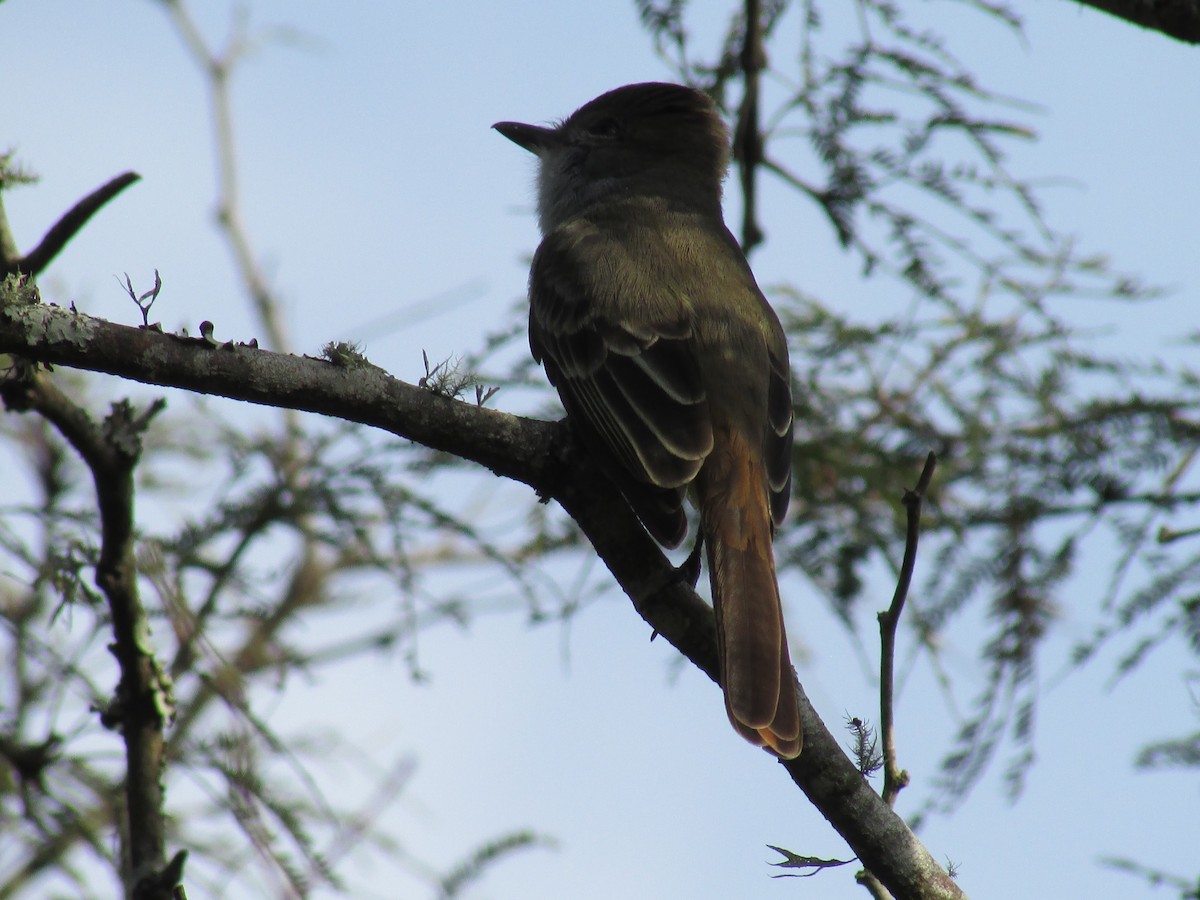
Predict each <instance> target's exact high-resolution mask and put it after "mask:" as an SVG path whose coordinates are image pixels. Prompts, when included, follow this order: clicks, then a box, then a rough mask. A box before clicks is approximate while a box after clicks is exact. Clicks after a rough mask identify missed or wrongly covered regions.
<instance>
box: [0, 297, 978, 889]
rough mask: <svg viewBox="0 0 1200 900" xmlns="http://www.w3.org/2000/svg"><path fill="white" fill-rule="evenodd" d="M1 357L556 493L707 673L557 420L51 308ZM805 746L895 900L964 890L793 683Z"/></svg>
mask: <svg viewBox="0 0 1200 900" xmlns="http://www.w3.org/2000/svg"><path fill="white" fill-rule="evenodd" d="M0 352H12V353H18V354H22V355H24V356H27V357H31V358H34V359H37V360H39V361H42V362H50V363H55V364H60V365H73V366H79V367H82V368H88V369H92V370H94V371H102V372H108V373H110V374H114V375H120V376H122V377H125V378H132V379H134V380H138V381H144V382H147V383H152V384H160V385H164V386H172V387H180V388H185V389H188V390H193V391H199V392H202V393H208V394H217V395H220V396H225V397H232V398H235V399H241V400H248V401H251V402H255V403H263V404H269V405H276V406H286V407H289V408H292V409H298V410H307V411H310V412H317V413H322V414H325V415H332V416H336V417H339V418H342V419H346V420H348V421H354V422H359V423H362V424H365V425H371V426H374V427H378V428H382V429H385V430H387V431H390V432H392V433H393V434H397V435H400V436H401V437H406V438H409V439H411V440H414V441H418V442H419V443H422V444H424V445H426V446H429V447H433V448H435V449H439V450H444V451H446V452H450V453H454V454H456V455H458V456H460V457H462V458H464V459H468V460H472V461H474V462H477V463H479V464H481V465H483V466H486V467H487V468H489V469H490V470H492V471H493V472H495V473H496V474H497V475H501V476H504V477H507V478H512V479H515V480H517V481H521V482H523V483H525V484H528V485H530V486H532V487H533V488H534V489H535V490H536V491H537V492H538V493H539V495H541V496H542V497H545V498H553V499H556V500H558V502H559V503H560V504H561V505H562V507H563V509H564V510H565V511H566V512H567V514H568V515H570V516H571V518H573V519H574V520H575V521H576V523H578V525H579V527H580V528H581V529H582V531H583V532H584V534H585V535H587V537H588V539H589V540H590V541H591V543H592V545H593V547H594V548H595V549H596V552H597V553H598V554H599V556H600V557H601V559H602V560H603V561H604V563H605V565H606V566H607V567H608V569H609V571H611V572H612V574H613V575H614V577H615V578H616V580H617V582H618V583H619V584H620V586H621V588H622V590H624V591H625V593H626V594H627V595H628V596H629V598H630V599H631V601H632V602H633V604H634V608H635V609H636V610H637V612H638V613H639V614H640V615H641V616H642V618H643V619H645V620H646V622H647V623H648V624H649V625H650V627H651V628H652V629H653V630H654V632H656V633H658V634H661V635H662V636H663V637H665V638H666V639H667V640H668V641H669V642H670V643H671V644H672V645H673V646H674V647H676V648H677V649H678V650H679V651H680V652H681V653H683V654H684V656H686V657H687V658H688V659H689V660H691V661H692V662H693V663H694V664H695V665H696V666H697V667H698V668H700V669H701V670H702V671H704V672H705V673H706V674H707V675H708V676H709V677H710V678H712V679H713V680H714V681H716V671H717V649H716V629H715V626H714V622H713V617H712V610H711V608H710V607H709V606H708V604H707V603H705V602H704V601H703V600H702V599H701V598H700V597H699V596H697V594H696V593H695V592H694V591H693V590H692V588H691V586H690V585H689V584H687V583H686V580H685V579H684V577H683V576H681V574H680V573H679V572H678V571H677V570H676V569H675V567H673V566H672V565H671V563H670V562H669V561H668V560H667V559H666V557H665V556H663V554H662V551H661V550H660V549H659V547H658V546H657V545H656V544H655V543H654V541H653V539H651V537H650V536H649V535H648V534H647V533H646V532H645V530H644V529H642V527H641V525H640V524H639V522H638V520H637V518H636V517H635V516H634V514H633V512H632V511H631V510H630V509H629V507H628V506H627V505H626V504H625V502H624V501H623V500H622V499H621V496H620V494H619V492H617V491H615V490H614V489H613V488H612V487H611V485H610V484H609V483H608V481H607V480H606V479H605V478H603V477H602V476H601V475H600V473H599V472H598V471H597V470H596V469H595V467H594V464H593V463H592V461H591V459H590V457H589V456H588V455H587V454H586V452H585V451H584V450H583V449H582V448H581V447H579V446H578V444H577V443H576V442H575V441H574V440H573V439H572V438H571V435H570V432H569V431H568V430H567V429H566V428H565V427H561V426H560V425H556V424H553V423H549V422H538V421H534V420H531V419H524V418H521V417H518V416H513V415H508V414H505V413H500V412H496V411H495V410H491V409H488V408H486V407H480V406H476V405H474V404H471V403H463V402H458V401H455V400H451V399H449V398H446V397H439V396H437V395H434V394H431V393H430V392H429V391H427V390H423V389H421V388H419V387H417V386H415V385H411V384H405V383H404V382H401V381H399V380H397V379H395V378H392V377H391V376H389V375H388V374H387V373H385V372H383V371H382V370H380V369H376V368H373V367H362V368H358V369H354V370H347V369H344V368H341V367H338V366H335V365H332V364H330V363H327V362H323V361H319V360H315V359H308V358H299V357H294V356H289V355H284V354H276V353H270V352H268V351H264V350H258V349H254V348H251V347H248V346H246V345H233V344H218V345H214V344H211V343H209V342H207V341H205V340H203V339H194V338H181V337H178V336H175V335H166V334H161V333H158V332H156V331H154V330H152V329H139V328H129V327H125V326H121V325H113V324H111V323H108V322H104V321H103V320H100V319H93V318H90V317H87V316H82V315H79V314H76V313H70V312H68V311H66V310H62V309H58V308H56V307H46V306H34V307H30V306H22V307H18V308H15V309H13V308H11V307H10V308H8V309H4V310H0ZM799 703H800V715H801V721H802V724H803V728H804V734H805V750H804V753H803V754H801V756H800V757H799V758H798V759H795V760H790V761H789V762H787V763H786V764H785V768H786V769H787V771H788V774H789V775H790V776H791V778H792V780H793V781H794V782H795V783H796V784H797V785H798V786H799V787H800V788H801V790H802V791H804V793H805V794H806V795H807V796H808V798H809V799H810V800H811V801H812V802H813V804H814V805H815V806H817V808H818V809H820V810H821V812H822V814H823V815H824V816H825V817H826V818H827V819H828V820H829V821H830V822H831V823H832V824H833V826H834V827H835V828H836V829H837V830H838V832H839V833H840V834H841V835H842V836H843V837H844V838H845V839H846V841H847V842H848V843H849V844H850V846H851V848H853V850H854V852H855V853H856V854H857V856H858V857H859V859H860V860H861V861H862V862H863V864H864V865H865V866H867V868H869V869H870V870H871V871H872V872H873V873H874V874H875V875H876V876H877V877H878V878H879V879H880V880H881V881H882V882H883V883H884V884H886V885H887V886H888V888H889V889H890V890H892V891H893V893H895V894H896V895H897V896H902V897H913V898H925V897H930V898H934V897H936V898H958V897H962V896H963V893H962V891H961V890H960V889H959V888H958V886H957V885H956V884H954V882H953V881H951V879H950V878H949V876H947V875H946V873H945V871H944V870H942V869H941V867H940V866H938V864H937V863H936V862H935V861H934V859H933V858H932V857H931V856H930V855H929V852H928V851H927V850H926V849H925V848H924V846H922V844H921V843H920V841H918V840H917V838H916V837H915V836H914V835H913V833H912V832H911V831H910V830H909V828H908V826H907V825H905V823H904V821H903V820H902V819H900V818H899V817H898V816H897V815H896V814H895V813H894V812H893V811H892V810H891V809H889V808H888V806H887V805H886V804H885V803H884V802H883V801H882V800H881V799H880V797H879V796H878V795H877V794H876V793H875V792H874V791H873V790H872V789H871V786H870V784H869V783H868V782H867V781H866V779H865V778H864V777H863V776H862V774H861V773H860V772H859V771H858V769H857V768H856V766H855V764H854V763H853V762H852V761H851V760H850V759H849V758H848V757H847V756H846V755H845V753H844V752H843V751H842V749H841V746H840V744H839V742H838V741H837V740H836V739H835V738H834V737H833V735H832V734H831V733H830V732H829V730H828V729H827V728H826V727H825V725H824V723H823V722H822V721H821V719H820V718H819V717H818V716H817V713H816V711H815V710H813V708H812V706H811V705H810V704H809V702H808V699H807V697H806V696H805V695H804V693H803V690H800V692H799Z"/></svg>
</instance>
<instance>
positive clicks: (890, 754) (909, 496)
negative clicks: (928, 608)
mask: <svg viewBox="0 0 1200 900" xmlns="http://www.w3.org/2000/svg"><path fill="white" fill-rule="evenodd" d="M936 466H937V456H936V454H934V453H932V452H931V453H930V454H929V455H928V456H926V457H925V468H924V469H922V470H921V477H920V478H919V479H918V480H917V486H916V488H915V489H914V490H911V491H905V492H904V498H903V500H902V501H901V502H902V503H903V504H904V508H905V510H907V512H908V529H907V533H906V535H905V539H904V561H903V562H902V563H901V565H900V578H899V580H898V581H897V583H896V592H895V594H893V595H892V605H891V606H889V607H888V609H887V611H886V612H882V613H880V614H879V638H880V653H879V706H880V729H881V731H882V734H883V799H884V801H885V802H886V803H887V805H888V806H893V807H894V806H895V804H896V796H897V795H898V794H899V793H900V791H901V790H902V789H903V788H904V786H905V785H907V784H908V773H907V772H905V771H903V770H902V769H901V768H900V766H899V764H897V762H896V718H895V716H896V709H895V668H896V626H897V625H899V624H900V614H901V612H903V610H904V601H905V600H906V599H907V597H908V588H909V585H910V584H911V583H912V575H913V568H914V567H915V566H916V564H917V539H918V537H919V536H920V533H921V501H922V499H923V498H924V496H925V491H926V490H928V489H929V482H930V481H931V480H932V479H933V470H934V468H935V467H936Z"/></svg>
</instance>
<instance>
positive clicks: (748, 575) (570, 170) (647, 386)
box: [493, 82, 803, 759]
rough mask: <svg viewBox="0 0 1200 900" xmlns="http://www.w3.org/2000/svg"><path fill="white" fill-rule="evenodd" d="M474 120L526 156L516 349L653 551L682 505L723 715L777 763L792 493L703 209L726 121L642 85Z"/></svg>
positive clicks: (786, 725) (757, 341) (753, 346)
mask: <svg viewBox="0 0 1200 900" xmlns="http://www.w3.org/2000/svg"><path fill="white" fill-rule="evenodd" d="M493 127H494V128H495V129H496V130H497V131H498V132H499V133H500V134H502V135H503V136H504V137H506V138H508V139H509V140H511V141H513V142H514V143H516V144H518V145H519V146H521V147H523V148H524V149H526V150H528V151H530V152H532V153H533V154H535V156H536V157H537V159H538V181H537V184H538V189H537V209H538V224H539V227H540V231H541V233H542V240H541V243H540V245H539V246H538V248H537V251H536V252H535V254H534V257H533V262H532V265H531V268H530V275H529V345H530V350H531V352H532V354H533V357H534V359H535V360H536V361H537V362H540V363H541V365H542V366H543V368H544V370H545V372H546V375H547V377H548V379H549V380H550V382H551V384H552V385H553V386H554V387H555V389H556V390H557V392H558V395H559V397H560V398H561V400H562V403H563V406H564V407H565V409H566V412H567V421H568V423H569V425H570V427H572V428H573V429H574V431H575V433H576V434H577V435H578V437H579V438H580V440H581V441H582V443H583V444H584V445H585V446H586V447H587V448H588V450H589V452H590V453H591V454H592V456H593V458H594V459H595V460H596V461H597V462H598V464H599V465H600V467H601V468H602V470H603V471H604V472H606V474H607V475H608V476H609V477H610V478H611V479H612V480H613V481H614V482H615V484H616V486H617V487H618V488H619V489H620V491H621V493H622V494H623V495H624V497H625V498H626V500H627V501H628V503H629V504H630V506H631V507H632V509H633V510H634V512H635V513H636V514H637V516H638V518H639V520H640V521H641V523H642V524H643V526H644V527H645V528H646V530H647V532H649V534H650V535H651V536H652V537H653V538H654V539H655V540H656V541H658V542H659V543H660V544H661V545H663V546H666V547H677V546H679V544H680V543H681V542H682V541H683V539H684V538H685V537H686V535H687V530H688V524H687V515H686V512H685V510H684V502H685V499H686V500H688V501H690V502H692V503H693V504H694V506H695V507H696V509H697V510H698V513H699V533H698V535H697V538H696V541H697V544H696V551H699V549H700V548H701V547H703V548H704V552H705V558H706V562H707V569H708V573H709V583H710V587H711V593H712V601H713V608H714V613H715V617H716V626H717V643H718V656H719V671H720V681H721V687H722V689H723V692H724V698H725V708H726V712H727V714H728V717H729V720H730V722H731V723H732V725H733V727H734V729H735V730H736V731H737V732H738V733H739V734H740V735H742V736H743V737H744V738H746V739H747V740H748V741H750V742H751V743H752V744H755V745H756V746H759V747H763V748H764V749H766V750H768V751H769V752H771V753H773V754H774V755H776V756H778V757H780V758H783V759H791V758H794V757H796V756H798V755H799V754H800V751H801V749H802V747H803V733H802V729H801V725H800V714H799V709H798V705H797V690H798V689H797V682H796V676H795V672H794V671H793V669H792V665H791V659H790V656H789V653H788V641H787V633H786V629H785V626H784V619H783V608H782V602H781V598H780V593H779V584H778V579H777V576H776V569H775V559H774V551H773V546H772V544H773V538H774V533H775V529H776V528H777V527H778V526H779V525H780V524H781V523H782V521H783V519H784V515H785V513H786V512H787V507H788V500H789V497H790V494H791V456H792V426H793V408H792V392H791V370H790V367H789V360H788V348H787V340H786V336H785V334H784V330H783V327H782V326H781V324H780V322H779V318H778V316H777V315H776V314H775V312H774V310H773V309H772V308H771V306H770V304H769V303H768V302H767V300H766V298H765V297H764V296H763V293H762V291H761V290H760V289H759V287H758V284H757V282H756V281H755V278H754V275H753V273H752V272H751V269H750V266H749V264H748V262H747V261H746V257H745V255H744V254H743V253H742V250H741V248H740V247H739V245H738V243H737V240H736V239H735V238H734V237H733V235H732V234H731V233H730V231H729V229H728V228H727V227H726V225H725V222H724V217H723V215H722V210H721V194H722V182H723V181H724V178H725V176H726V173H727V171H728V167H729V132H728V129H727V128H726V126H725V124H724V122H723V121H722V119H721V116H720V114H719V112H718V110H717V107H716V105H715V103H714V102H713V100H712V99H711V98H710V97H709V96H708V95H707V94H705V93H703V92H702V91H699V90H697V89H694V88H691V87H688V86H685V85H679V84H669V83H658V82H652V83H642V84H631V85H626V86H624V87H619V88H617V89H615V90H612V91H609V92H607V93H605V94H602V95H601V96H599V97H597V98H595V99H594V100H592V101H590V102H588V103H586V104H584V105H583V106H582V107H580V108H579V109H578V110H576V111H575V112H574V113H572V114H571V115H570V116H568V117H567V118H566V119H563V120H561V121H559V122H558V123H556V124H554V125H552V126H540V125H531V124H525V123H522V122H498V123H496V124H495V125H494V126H493ZM696 551H693V552H694V553H695V552H696ZM696 558H697V561H698V557H696ZM693 580H694V579H693Z"/></svg>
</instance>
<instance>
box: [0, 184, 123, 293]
mask: <svg viewBox="0 0 1200 900" xmlns="http://www.w3.org/2000/svg"><path fill="white" fill-rule="evenodd" d="M141 177H142V176H141V175H139V174H138V173H137V172H126V173H124V174H123V175H118V176H117V177H116V178H114V179H112V180H111V181H109V182H108V183H106V184H103V185H101V186H100V187H98V188H96V190H94V191H92V192H91V193H90V194H88V195H87V196H86V197H84V198H83V199H82V200H80V201H79V202H78V203H76V204H75V205H74V206H72V207H71V208H70V209H69V210H67V212H65V213H63V215H62V218H60V219H59V220H58V221H57V222H55V223H54V225H53V226H51V228H50V230H49V231H47V232H46V234H45V236H44V237H43V238H42V240H41V243H39V244H38V245H37V246H36V247H34V248H33V249H32V250H30V251H29V252H28V253H26V254H25V255H24V256H22V257H18V258H17V259H5V260H3V263H4V267H3V269H4V270H3V271H2V272H0V275H13V274H16V273H17V272H21V273H23V274H25V275H37V274H38V273H39V272H41V271H43V270H44V269H45V268H46V266H48V265H50V262H51V260H53V259H54V257H56V256H58V254H59V253H60V252H62V249H63V248H64V247H65V246H67V244H68V243H69V242H70V240H71V238H73V237H75V235H77V234H78V233H79V231H80V229H81V228H83V226H84V225H86V224H87V223H88V220H89V219H90V218H91V217H92V216H94V215H95V214H96V213H97V212H99V211H100V208H101V207H102V206H104V204H106V203H107V202H108V201H109V200H111V199H113V197H115V196H117V194H119V193H121V191H123V190H125V188H127V187H129V186H130V185H131V184H133V183H134V182H136V181H139V180H140V179H141Z"/></svg>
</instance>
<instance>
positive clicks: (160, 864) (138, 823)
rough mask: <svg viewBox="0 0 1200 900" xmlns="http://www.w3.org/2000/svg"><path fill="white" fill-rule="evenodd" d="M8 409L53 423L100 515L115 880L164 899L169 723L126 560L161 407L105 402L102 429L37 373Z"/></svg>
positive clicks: (175, 866)
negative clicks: (111, 680)
mask: <svg viewBox="0 0 1200 900" xmlns="http://www.w3.org/2000/svg"><path fill="white" fill-rule="evenodd" d="M3 394H4V400H5V403H6V405H7V406H8V407H9V408H16V409H22V410H26V409H31V410H35V411H36V412H38V413H39V414H40V415H41V416H43V417H44V418H45V419H46V420H47V421H49V422H50V423H51V424H53V425H54V426H55V427H56V428H57V429H58V431H59V432H60V433H61V434H62V436H63V437H64V438H66V440H67V441H68V442H69V443H70V444H71V446H72V447H74V448H75V450H76V452H78V453H79V455H80V456H81V457H83V460H84V462H85V463H86V464H87V466H88V468H89V470H90V471H91V473H92V478H93V481H94V482H95V487H96V498H97V505H98V506H99V509H100V527H101V544H100V558H99V561H98V562H97V564H96V584H97V586H98V587H99V588H100V589H101V590H102V591H103V592H104V595H105V598H106V599H107V601H108V608H109V614H110V616H111V619H112V632H113V643H112V644H111V646H110V650H111V651H112V654H113V656H114V657H116V660H117V664H118V666H119V668H120V672H121V677H120V681H119V683H118V684H117V690H116V695H115V697H114V699H113V702H112V703H111V704H109V706H108V708H107V709H105V710H104V711H103V712H102V714H101V721H102V722H103V723H104V724H105V725H106V726H107V727H109V728H112V729H114V730H116V731H119V732H120V734H121V736H122V739H123V740H124V742H125V762H126V770H125V771H126V775H125V822H124V828H123V832H124V834H123V837H124V845H125V846H124V850H125V852H124V866H123V868H124V874H125V883H126V896H127V897H130V898H131V900H170V898H171V896H172V894H173V891H174V888H175V887H176V886H177V885H178V883H179V879H180V878H181V877H182V874H183V861H184V860H185V859H186V854H184V855H182V856H181V855H178V854H177V855H176V857H175V859H174V860H172V862H171V864H170V865H169V866H168V865H166V856H165V846H166V837H165V821H164V816H163V788H162V776H163V729H164V728H165V726H166V723H167V721H168V720H169V718H170V715H171V706H172V699H171V690H170V686H169V680H168V679H167V678H166V677H165V675H164V673H163V671H162V669H161V667H160V666H159V664H158V660H157V659H156V658H155V656H154V653H153V649H152V647H151V646H150V624H149V621H148V619H147V617H146V612H145V609H144V608H143V606H142V603H141V599H140V597H139V596H138V585H137V566H136V563H135V561H134V525H133V523H134V518H133V495H134V487H133V472H134V468H135V467H136V465H137V461H138V458H139V456H140V455H141V434H142V432H144V431H145V429H146V427H147V426H148V425H149V422H150V420H151V419H152V418H153V417H154V416H155V415H156V414H157V413H158V412H159V411H160V410H161V409H162V408H163V406H164V405H165V404H164V403H163V401H161V400H160V401H158V402H156V403H154V404H151V406H150V407H149V408H148V409H147V410H146V411H145V412H143V413H141V414H140V415H135V414H134V411H133V409H132V407H131V406H130V405H129V403H128V402H125V401H121V402H118V403H114V404H113V407H112V412H111V413H110V414H109V416H108V418H107V419H105V421H104V423H103V425H97V424H96V423H95V422H93V421H92V419H91V417H90V416H89V415H88V414H87V412H86V411H85V410H83V409H82V408H81V407H79V406H78V405H77V404H75V403H74V402H72V401H71V400H70V399H69V398H68V397H67V396H66V395H65V394H63V393H62V391H60V390H59V389H58V387H57V386H56V385H55V384H54V383H53V382H52V381H51V380H50V378H49V377H48V376H47V374H46V373H45V372H34V373H31V374H30V375H29V377H27V378H23V379H21V380H19V381H18V380H11V381H9V382H7V383H6V384H5V385H4V392H3Z"/></svg>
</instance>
